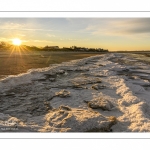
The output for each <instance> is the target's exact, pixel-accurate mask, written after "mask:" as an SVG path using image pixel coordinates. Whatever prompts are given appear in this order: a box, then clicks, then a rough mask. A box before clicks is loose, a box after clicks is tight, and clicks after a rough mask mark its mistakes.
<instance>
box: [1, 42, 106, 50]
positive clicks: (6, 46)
mask: <svg viewBox="0 0 150 150" xmlns="http://www.w3.org/2000/svg"><path fill="white" fill-rule="evenodd" d="M13 48H14V45H12V44H9V43H6V42H0V50H11V49H13ZM21 49H25V50H34V51H52V52H57V51H58V52H59V51H69V52H70V51H71V52H108V50H107V49H102V48H85V47H77V46H71V47H63V48H59V46H45V47H36V46H27V45H21Z"/></svg>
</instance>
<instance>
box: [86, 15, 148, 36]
mask: <svg viewBox="0 0 150 150" xmlns="http://www.w3.org/2000/svg"><path fill="white" fill-rule="evenodd" d="M149 24H150V18H124V19H123V18H118V19H103V20H102V22H97V23H96V22H95V24H90V25H88V26H87V28H86V29H85V30H86V31H90V32H91V34H92V35H104V36H105V35H106V36H135V34H145V35H146V34H149V33H150V26H149Z"/></svg>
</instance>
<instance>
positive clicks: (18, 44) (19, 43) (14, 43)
mask: <svg viewBox="0 0 150 150" xmlns="http://www.w3.org/2000/svg"><path fill="white" fill-rule="evenodd" d="M12 43H13V45H15V46H20V45H21V43H22V41H21V40H20V39H18V38H15V39H13V40H12Z"/></svg>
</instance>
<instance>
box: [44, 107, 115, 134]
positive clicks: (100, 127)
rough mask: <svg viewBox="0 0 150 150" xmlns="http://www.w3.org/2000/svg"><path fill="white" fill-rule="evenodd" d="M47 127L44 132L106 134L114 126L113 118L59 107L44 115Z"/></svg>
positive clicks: (88, 111) (89, 111) (82, 110)
mask: <svg viewBox="0 0 150 150" xmlns="http://www.w3.org/2000/svg"><path fill="white" fill-rule="evenodd" d="M46 118H47V122H48V126H46V127H45V129H43V130H45V131H52V132H96V131H97V132H100V131H101V132H102V131H104V132H108V131H110V128H111V127H112V125H114V124H116V118H115V117H112V116H111V117H104V116H102V115H101V114H100V113H98V112H95V111H92V110H84V109H76V108H70V107H68V106H60V107H59V108H58V109H56V110H54V111H53V112H50V113H49V114H47V115H46Z"/></svg>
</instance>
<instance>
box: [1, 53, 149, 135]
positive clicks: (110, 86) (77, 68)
mask: <svg viewBox="0 0 150 150" xmlns="http://www.w3.org/2000/svg"><path fill="white" fill-rule="evenodd" d="M149 69H150V66H149V65H146V64H145V63H143V62H140V61H138V60H137V59H135V58H131V57H128V56H127V55H124V54H119V53H116V54H103V55H98V56H92V57H88V58H84V59H79V60H73V61H70V62H63V63H61V64H54V65H51V67H47V68H41V69H34V70H30V71H28V72H27V73H24V74H22V75H21V74H20V75H17V76H12V77H8V78H6V79H4V80H3V81H0V91H1V92H0V100H1V101H0V103H1V107H0V110H1V114H0V127H1V129H2V128H3V129H6V128H8V127H10V128H14V124H13V123H16V124H17V127H16V128H17V129H18V130H15V131H11V130H3V131H2V130H1V131H0V132H149V131H150V128H149V126H150V111H149V110H150V105H149V97H150V94H149V93H150V78H149V75H150V72H149ZM10 122H12V124H10ZM6 123H7V124H6Z"/></svg>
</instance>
